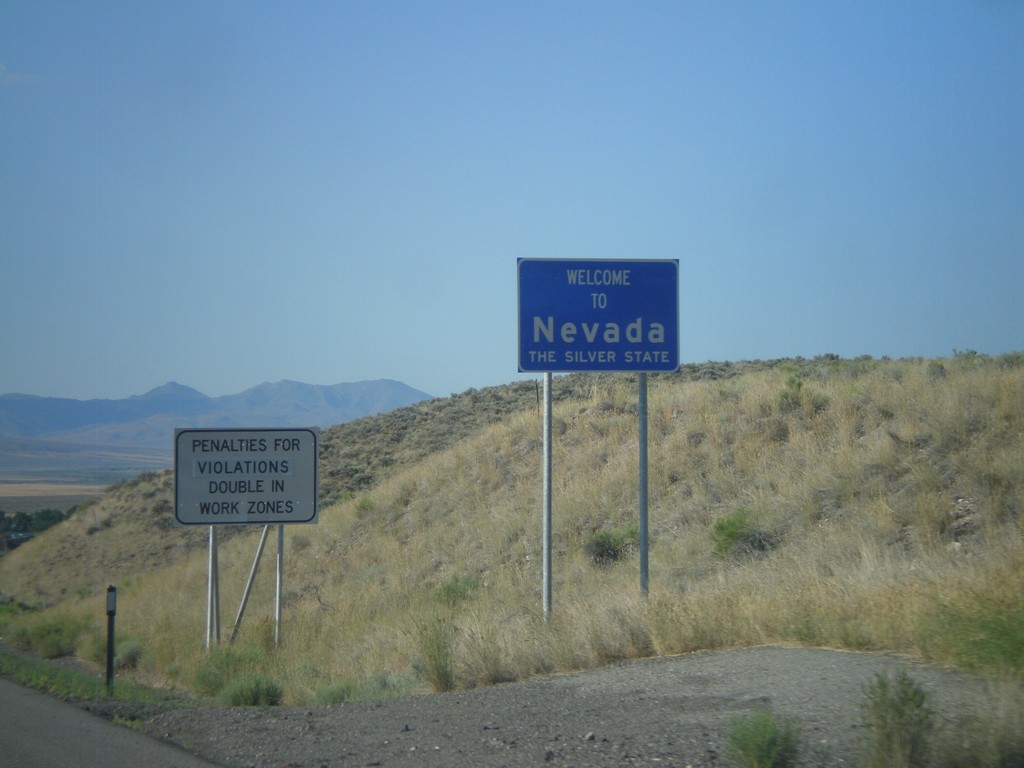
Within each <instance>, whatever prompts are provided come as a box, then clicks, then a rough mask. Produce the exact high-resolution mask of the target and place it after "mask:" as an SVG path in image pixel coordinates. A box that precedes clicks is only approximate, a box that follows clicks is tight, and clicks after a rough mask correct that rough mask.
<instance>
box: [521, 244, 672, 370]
mask: <svg viewBox="0 0 1024 768" xmlns="http://www.w3.org/2000/svg"><path fill="white" fill-rule="evenodd" d="M518 266H519V370H520V371H551V372H555V371H674V370H675V369H676V368H678V367H679V260H678V259H664V260H628V261H611V260H591V261H587V260H582V259H568V260H559V259H519V265H518Z"/></svg>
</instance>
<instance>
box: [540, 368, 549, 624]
mask: <svg viewBox="0 0 1024 768" xmlns="http://www.w3.org/2000/svg"><path fill="white" fill-rule="evenodd" d="M542 432H543V434H542V439H543V443H544V470H543V473H542V474H543V480H542V485H543V491H542V494H543V503H542V507H543V518H544V519H543V520H542V522H541V542H542V543H541V549H542V557H541V559H542V560H543V570H544V575H543V576H542V577H541V588H542V589H543V592H544V597H543V600H542V603H543V609H544V621H545V622H547V620H548V619H549V618H550V617H551V373H550V372H548V373H545V374H544V417H543V429H542Z"/></svg>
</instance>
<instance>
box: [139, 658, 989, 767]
mask: <svg viewBox="0 0 1024 768" xmlns="http://www.w3.org/2000/svg"><path fill="white" fill-rule="evenodd" d="M900 669H904V670H906V671H907V672H908V673H909V675H910V676H911V677H912V678H913V679H914V680H915V681H916V682H918V683H919V684H920V685H921V686H923V687H924V688H925V689H926V690H927V691H928V693H929V697H930V702H931V704H932V706H933V707H934V709H936V710H937V711H938V713H939V715H940V722H941V723H943V724H944V725H945V727H946V728H947V729H949V728H954V727H955V724H956V722H957V721H958V720H959V718H961V717H962V716H963V715H964V714H966V713H968V712H971V711H974V712H980V711H983V710H982V707H983V703H984V701H985V696H986V684H985V683H984V682H983V681H981V680H978V679H976V678H974V677H971V676H969V675H966V674H963V673H960V672H956V671H951V670H945V669H940V668H936V667H931V666H927V665H924V664H921V663H918V662H915V661H913V660H910V659H906V658H902V657H897V656H890V655H880V654H867V653H849V652H841V651H832V650H817V649H803V648H780V647H760V648H749V649H742V650H736V651H723V652H708V653H695V654H689V655H685V656H678V657H672V658H659V659H650V660H644V661H636V662H630V663H626V664H620V665H616V666H613V667H608V668H604V669H599V670H593V671H588V672H580V673H574V674H569V675H558V676H553V677H548V678H544V679H539V680H533V681H527V682H523V683H512V684H508V685H500V686H494V687H489V688H481V689H477V690H472V691H460V692H454V693H447V694H436V695H426V694H424V695H418V696H412V697H409V698H403V699H393V700H387V701H381V702H364V703H346V704H341V705H337V706H332V707H317V708H281V707H274V708H196V709H173V710H168V711H164V712H161V713H159V714H156V715H154V716H152V717H151V718H149V719H148V720H147V721H146V722H145V725H144V727H145V729H146V730H147V732H149V733H150V734H151V735H153V736H156V737H158V738H161V739H165V740H169V741H171V742H174V743H176V744H179V745H181V746H183V747H185V748H186V749H188V750H189V751H191V752H194V753H197V754H199V755H202V756H203V757H206V758H207V759H209V760H212V761H213V762H216V763H219V764H222V765H224V766H227V767H228V768H249V767H252V768H285V767H288V768H322V767H326V768H339V767H340V766H495V767H497V766H533V765H553V766H559V765H561V766H628V765H648V766H666V767H667V766H679V768H683V767H684V766H693V767H694V768H696V766H716V765H729V764H730V761H729V759H728V746H727V740H726V733H727V732H728V731H729V728H730V724H731V722H732V720H733V718H735V717H737V716H742V715H744V714H749V713H750V712H751V711H753V710H754V709H755V708H756V707H759V706H764V705H767V706H769V707H771V709H772V711H774V712H776V713H779V714H782V715H785V716H787V717H791V718H795V719H796V721H797V722H798V724H799V726H800V735H801V754H800V757H799V764H800V765H802V766H842V765H856V764H858V763H859V762H860V760H859V759H858V755H859V750H860V749H861V745H862V744H863V736H864V729H863V727H862V725H861V706H862V704H863V702H864V699H865V689H866V687H867V685H868V684H869V683H871V682H872V681H873V680H874V679H875V678H876V676H877V675H879V674H887V675H892V674H895V673H896V672H897V671H898V670H900Z"/></svg>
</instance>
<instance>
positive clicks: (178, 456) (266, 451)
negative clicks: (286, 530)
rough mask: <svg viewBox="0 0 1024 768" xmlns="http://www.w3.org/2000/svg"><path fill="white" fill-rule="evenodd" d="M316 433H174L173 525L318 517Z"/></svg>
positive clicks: (309, 520) (312, 520)
mask: <svg viewBox="0 0 1024 768" xmlns="http://www.w3.org/2000/svg"><path fill="white" fill-rule="evenodd" d="M318 437H319V431H318V430H317V429H316V428H315V427H314V428H310V429H229V430H224V429H177V430H175V431H174V475H175V484H174V520H175V522H176V523H177V524H179V525H238V524H246V523H248V524H259V525H268V524H278V523H315V522H317V519H318V513H317V438H318Z"/></svg>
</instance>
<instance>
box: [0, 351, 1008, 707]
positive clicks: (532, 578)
mask: <svg viewBox="0 0 1024 768" xmlns="http://www.w3.org/2000/svg"><path fill="white" fill-rule="evenodd" d="M635 404H636V392H635V383H633V382H632V381H631V380H629V377H619V378H613V379H607V378H605V379H602V380H600V381H599V382H598V383H597V384H596V385H595V387H594V388H593V391H592V392H591V394H590V395H589V396H588V397H584V398H583V399H575V400H566V401H564V402H561V403H559V404H558V405H557V407H556V409H555V431H556V434H557V437H556V443H555V446H554V472H555V476H554V579H553V581H554V599H553V614H552V617H551V621H550V622H549V623H545V622H544V621H543V618H542V616H541V610H540V609H541V597H540V592H541V583H540V580H541V573H540V568H541V551H540V452H541V445H540V439H539V438H540V423H539V417H538V414H537V413H536V411H535V410H533V409H531V410H528V411H525V412H521V413H518V414H514V415H512V416H509V417H507V418H505V419H504V420H503V421H501V422H500V423H498V424H495V425H493V426H490V427H488V428H486V429H484V430H482V431H480V432H478V433H477V434H475V435H473V436H471V437H470V438H467V439H465V440H463V441H461V442H460V443H458V444H457V445H456V446H455V447H454V448H452V449H450V450H447V451H444V452H441V453H437V454H434V455H432V456H429V457H428V458H426V459H425V460H423V461H421V462H419V463H417V464H415V465H413V466H410V467H407V468H403V469H402V470H401V471H399V472H397V473H395V474H394V475H393V476H391V478H390V479H388V480H386V481H384V482H383V483H381V484H380V485H378V486H377V487H375V488H374V489H372V490H370V491H368V492H367V493H365V494H362V495H360V496H357V497H354V498H351V499H349V500H347V501H345V502H342V503H339V504H336V505H334V506H332V507H330V508H328V509H325V510H323V512H322V514H321V522H320V524H319V525H317V526H309V527H306V526H296V527H292V528H289V529H288V531H287V536H286V538H287V550H288V551H287V559H286V571H285V608H284V619H285V624H284V627H283V630H282V633H283V646H282V648H281V649H280V652H278V653H272V652H268V653H266V654H265V656H264V657H263V658H264V662H263V663H264V664H265V666H266V667H267V669H266V670H265V671H266V672H267V673H268V674H270V675H271V676H273V677H275V678H276V679H278V680H280V681H282V682H283V684H284V685H285V689H286V699H287V700H288V701H292V702H304V701H309V700H311V699H312V698H313V696H314V695H315V693H316V691H317V690H318V689H321V688H323V687H324V686H327V685H330V684H332V683H337V682H340V681H353V682H355V683H366V682H368V681H370V680H371V679H373V678H380V677H381V676H385V677H392V678H403V679H407V680H409V679H418V680H420V681H423V680H425V679H427V676H426V675H425V673H424V670H425V668H426V667H427V666H428V665H429V664H430V663H431V660H430V659H429V658H426V657H425V651H424V645H423V628H424V627H429V626H431V622H438V621H443V622H450V623H451V625H452V626H454V628H455V631H454V634H453V636H452V640H451V642H452V644H453V647H454V659H455V670H454V674H455V684H457V685H460V686H473V685H479V684H487V683H492V682H498V681H504V680H512V679H522V678H525V677H528V676H530V675H534V674H539V673H546V672H550V671H554V670H562V669H573V668H582V667H588V666H593V665H598V664H604V663H607V662H608V661H611V660H614V659H620V658H627V657H634V656H645V655H652V654H671V653H679V652H684V651H689V650H693V649H698V648H725V647H735V646H742V645H749V644H756V643H765V642H772V643H799V644H809V645H825V646H835V647H844V648H859V649H886V650H891V651H898V652H906V653H912V654H917V655H921V656H924V657H927V658H931V659H934V660H938V661H942V662H949V663H968V661H965V660H964V658H963V657H962V655H961V652H962V647H961V645H960V644H958V642H957V638H956V637H953V636H948V637H947V636H945V635H944V634H943V632H945V631H946V630H944V629H943V627H947V628H948V627H950V626H957V625H956V622H957V621H959V620H960V619H963V618H964V617H968V618H969V617H971V616H974V613H972V612H976V609H978V607H979V606H981V607H982V608H984V609H985V610H990V611H992V612H995V613H996V614H1000V615H1005V616H1006V617H1007V621H1009V622H1010V623H1011V624H1012V625H1013V626H1011V627H1010V630H1011V636H1012V637H1024V631H1022V630H1021V629H1020V628H1019V624H1020V622H1021V620H1022V618H1024V610H1022V608H1021V598H1020V595H1021V594H1024V567H1022V566H1024V547H1022V541H1021V530H1020V513H1021V509H1022V502H1024V497H1022V493H1024V490H1022V479H1024V443H1022V435H1024V367H1022V366H1021V365H1020V360H1019V359H1018V356H1014V357H1011V358H1007V359H988V358H982V357H976V356H961V357H958V358H955V359H950V360H942V361H928V360H907V361H888V360H881V361H875V360H858V361H838V360H830V359H822V360H815V361H798V362H795V363H792V364H789V365H787V366H782V367H778V368H775V369H770V370H762V371H755V372H752V373H746V374H744V375H742V376H738V377H735V378H729V379H719V380H710V381H684V380H679V379H676V378H673V377H658V378H656V379H653V380H652V386H651V392H650V422H649V433H650V459H651V471H650V477H651V484H650V530H651V551H650V572H651V577H650V583H651V591H650V595H649V597H647V598H643V597H641V595H640V594H639V577H638V573H637V570H638V566H637V559H636V554H635V552H632V553H629V554H627V555H626V557H625V558H624V559H622V560H621V561H619V562H616V563H613V564H611V565H605V566H601V565H597V564H595V563H594V562H592V561H591V560H590V558H589V557H588V555H587V553H586V544H587V542H588V541H589V540H590V538H591V537H592V536H593V535H594V534H595V533H597V532H600V531H612V530H624V529H628V528H629V527H630V526H635V525H636V504H637V495H638V489H637V479H636V475H637V467H636V455H637V427H636V415H635ZM738 510H743V512H742V514H741V513H740V512H738ZM734 517H735V519H739V518H740V517H742V519H743V520H745V521H746V522H747V523H748V524H749V525H750V526H751V527H752V530H751V531H749V533H750V534H751V537H752V538H750V539H749V541H747V540H743V539H741V540H738V541H737V542H736V546H734V547H732V548H731V549H722V550H720V551H719V554H716V553H715V548H716V539H715V536H716V524H718V523H720V521H724V522H723V525H724V523H728V522H729V521H730V519H732V518H734ZM726 527H727V526H726ZM723 530H725V528H723ZM181 535H184V533H183V532H181V531H168V532H167V533H166V536H167V541H174V537H177V536H181ZM720 535H721V534H720ZM272 541H273V539H272ZM255 542H256V532H255V531H253V532H251V533H249V534H248V535H239V536H236V537H235V538H234V539H232V540H230V541H228V542H226V543H225V544H224V546H223V547H222V552H221V585H222V603H223V606H224V621H225V624H226V625H227V624H230V621H231V620H232V618H233V616H234V612H235V610H236V608H237V601H238V597H239V595H240V593H241V589H242V586H243V584H244V580H245V576H246V574H247V573H248V570H249V567H250V566H251V564H252V556H253V552H254V548H255ZM751 542H753V543H751ZM192 546H193V547H195V544H194V543H193V544H192ZM267 555H268V556H270V557H268V558H267V559H266V561H265V562H264V564H263V566H262V570H261V573H260V578H259V579H258V581H257V587H256V589H255V590H254V594H253V596H252V598H251V600H250V606H249V610H248V614H247V618H246V623H245V625H244V626H243V628H242V632H241V635H240V638H239V645H240V647H253V648H261V649H267V648H268V646H269V645H270V644H271V643H270V638H271V637H272V626H271V624H270V620H271V617H272V616H273V568H272V561H271V557H272V555H273V544H270V545H268V549H267ZM4 565H6V564H4ZM0 575H2V576H3V578H4V579H5V583H4V586H2V587H0V589H3V590H4V591H8V592H13V593H14V594H18V592H17V591H16V590H13V589H8V586H7V583H6V579H8V578H10V571H9V569H6V568H4V569H3V570H0ZM102 578H104V579H107V578H109V579H115V578H116V574H115V573H111V572H104V573H103V576H102ZM205 589H206V579H205V552H204V551H203V550H202V548H201V547H196V548H195V549H194V550H191V551H190V553H186V555H185V556H184V558H180V559H179V560H178V561H177V562H176V563H175V564H173V565H171V566H170V567H168V568H166V569H163V570H160V571H154V572H148V573H140V574H136V575H135V576H133V577H132V578H131V580H130V582H129V583H127V584H126V585H124V589H123V591H122V597H121V605H122V610H121V612H120V613H119V622H120V623H119V627H120V630H121V632H122V633H123V635H124V636H125V637H130V638H132V639H134V640H137V641H138V642H139V643H140V644H141V645H142V647H143V649H144V652H143V660H142V665H143V670H144V671H145V673H146V674H148V675H150V676H151V677H154V678H161V679H164V680H166V681H169V682H173V683H177V684H182V685H189V684H190V683H191V680H192V679H193V675H194V673H195V671H196V669H197V668H198V667H199V666H200V665H201V664H202V659H203V651H202V640H203V635H204V628H205V618H204V616H205ZM69 597H70V598H71V599H68V600H66V601H65V604H64V609H71V610H78V611H86V610H89V611H95V610H96V605H95V604H96V598H94V597H90V598H89V599H88V600H84V601H82V602H80V603H77V604H76V599H75V598H74V595H70V596H69ZM964 620H966V619H964ZM944 622H945V623H944ZM229 630H230V627H227V629H226V631H225V635H226V634H227V632H228V631H229ZM1013 632H1016V633H1017V634H1015V635H1014V634H1012V633H1013Z"/></svg>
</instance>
